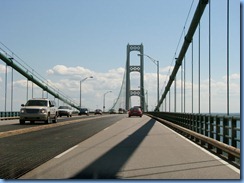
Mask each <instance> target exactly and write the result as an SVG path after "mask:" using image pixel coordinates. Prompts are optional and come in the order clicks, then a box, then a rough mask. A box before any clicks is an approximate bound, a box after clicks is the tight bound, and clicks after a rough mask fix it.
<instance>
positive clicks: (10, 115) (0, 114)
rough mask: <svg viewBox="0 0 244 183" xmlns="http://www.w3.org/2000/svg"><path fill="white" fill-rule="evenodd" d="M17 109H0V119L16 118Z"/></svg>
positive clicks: (17, 115)
mask: <svg viewBox="0 0 244 183" xmlns="http://www.w3.org/2000/svg"><path fill="white" fill-rule="evenodd" d="M18 118H19V111H12V112H11V111H6V112H3V111H0V120H10V119H18Z"/></svg>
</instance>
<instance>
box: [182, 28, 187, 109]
mask: <svg viewBox="0 0 244 183" xmlns="http://www.w3.org/2000/svg"><path fill="white" fill-rule="evenodd" d="M185 36H186V33H185V27H184V37H185ZM183 70H184V113H185V112H186V55H185V56H184V69H183Z"/></svg>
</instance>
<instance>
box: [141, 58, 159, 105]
mask: <svg viewBox="0 0 244 183" xmlns="http://www.w3.org/2000/svg"><path fill="white" fill-rule="evenodd" d="M137 55H138V56H146V57H148V58H149V59H150V60H151V61H152V62H153V63H154V64H155V65H156V66H157V101H158V103H159V61H158V60H155V59H153V58H152V57H150V56H148V55H146V54H137Z"/></svg>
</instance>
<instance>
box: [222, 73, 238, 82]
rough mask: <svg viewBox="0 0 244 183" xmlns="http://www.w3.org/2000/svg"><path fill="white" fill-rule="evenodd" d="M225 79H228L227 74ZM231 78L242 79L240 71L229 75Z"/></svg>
mask: <svg viewBox="0 0 244 183" xmlns="http://www.w3.org/2000/svg"><path fill="white" fill-rule="evenodd" d="M223 79H224V80H225V81H227V76H223ZM229 79H230V80H239V79H240V74H239V73H234V74H231V75H229Z"/></svg>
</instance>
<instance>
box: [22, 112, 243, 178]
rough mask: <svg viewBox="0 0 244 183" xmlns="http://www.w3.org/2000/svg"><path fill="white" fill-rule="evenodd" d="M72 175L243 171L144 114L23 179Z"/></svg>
mask: <svg viewBox="0 0 244 183" xmlns="http://www.w3.org/2000/svg"><path fill="white" fill-rule="evenodd" d="M84 175H85V176H84ZM87 175H88V176H89V177H88V176H87ZM68 178H75V179H79V178H85V179H87V178H97V179H98V178H124V179H145V180H148V179H178V180H180V179H198V180H203V179H208V180H209V179H222V180H225V179H240V172H239V171H238V170H237V169H236V168H235V167H233V166H231V165H229V164H228V163H227V162H223V161H222V160H221V159H220V158H218V157H216V156H214V155H212V154H210V153H208V152H207V151H206V150H205V149H203V148H201V147H199V146H198V145H196V144H195V143H192V142H191V141H189V140H188V139H187V138H185V137H182V136H181V135H179V134H177V133H176V132H174V131H173V130H171V129H169V128H168V127H166V126H164V125H162V124H161V123H159V122H155V120H152V119H150V118H149V117H147V116H143V117H142V118H124V119H122V120H121V121H119V122H117V123H116V124H114V125H112V126H110V127H109V128H106V129H105V130H103V131H101V132H99V133H97V134H96V135H94V136H92V137H91V138H88V139H87V140H85V141H83V142H82V143H80V144H77V145H75V146H73V147H72V148H70V149H69V150H68V151H66V152H65V153H62V154H60V155H59V156H57V157H55V158H53V159H51V160H50V161H48V162H46V163H45V164H43V165H41V166H39V167H38V168H36V169H34V170H33V171H31V172H29V173H27V174H25V175H24V176H23V177H21V179H68Z"/></svg>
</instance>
